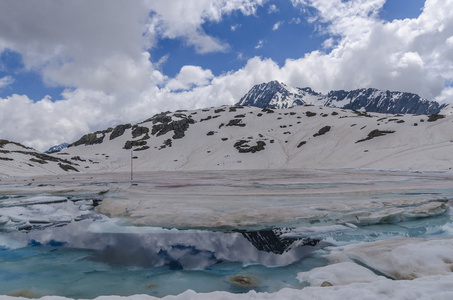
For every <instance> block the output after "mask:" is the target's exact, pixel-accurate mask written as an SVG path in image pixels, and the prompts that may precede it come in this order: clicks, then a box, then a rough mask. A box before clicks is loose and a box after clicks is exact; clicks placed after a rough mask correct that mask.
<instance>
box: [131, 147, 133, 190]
mask: <svg viewBox="0 0 453 300" xmlns="http://www.w3.org/2000/svg"><path fill="white" fill-rule="evenodd" d="M132 160H133V159H132V150H131V182H132V180H133V176H132V170H133V162H132Z"/></svg>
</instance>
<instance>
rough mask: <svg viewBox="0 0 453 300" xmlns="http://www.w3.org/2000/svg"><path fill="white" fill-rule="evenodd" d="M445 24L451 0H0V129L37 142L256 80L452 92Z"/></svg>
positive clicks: (440, 95) (451, 46) (322, 88)
mask: <svg viewBox="0 0 453 300" xmlns="http://www.w3.org/2000/svg"><path fill="white" fill-rule="evenodd" d="M57 2H58V5H56V3H57ZM452 20H453V0H445V1H437V0H426V1H422V0H387V1H386V0H347V1H344V0H332V1H324V0H279V1H277V0H230V1H223V0H172V1H168V0H153V1H148V0H137V1H133V2H124V1H121V0H99V1H96V2H93V1H89V0H78V1H76V0H68V1H64V2H60V1H57V0H40V1H33V0H24V1H3V2H0V119H1V121H2V124H7V125H5V126H3V127H2V128H0V138H9V139H13V140H16V141H18V142H22V143H25V144H27V145H31V146H33V147H36V148H39V149H44V148H46V147H47V146H51V145H53V144H58V143H61V142H65V141H66V142H71V141H73V140H75V139H76V138H78V137H79V136H80V135H81V134H83V133H86V132H87V131H94V130H99V129H104V128H106V127H108V126H112V125H114V124H117V123H121V122H139V121H141V120H143V119H145V118H148V117H149V116H151V115H152V114H154V113H157V112H160V111H164V110H177V109H193V108H201V107H206V106H217V105H224V104H233V103H235V102H237V101H238V100H239V99H240V97H241V96H242V95H243V94H244V93H246V92H247V91H248V90H249V89H250V88H251V87H252V86H253V85H254V84H258V83H261V82H264V81H270V80H280V81H283V82H285V83H286V84H288V85H290V86H298V87H305V86H310V87H312V88H313V89H315V90H316V91H319V92H327V91H329V90H335V89H346V90H348V89H355V88H362V87H375V88H379V89H389V90H399V91H407V92H414V93H418V94H420V95H421V96H422V97H425V98H427V99H430V100H438V101H447V102H453V101H452V100H451V99H452V97H453V88H452V86H451V83H452V82H453V71H452V67H453V54H452V53H453V25H452V24H453V21H452ZM23 120H27V121H26V122H24V121H23Z"/></svg>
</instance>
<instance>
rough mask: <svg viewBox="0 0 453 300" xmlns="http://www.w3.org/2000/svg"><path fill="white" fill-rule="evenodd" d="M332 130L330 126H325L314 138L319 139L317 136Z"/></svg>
mask: <svg viewBox="0 0 453 300" xmlns="http://www.w3.org/2000/svg"><path fill="white" fill-rule="evenodd" d="M330 128H331V127H330V126H324V127H323V128H321V129H319V131H318V132H317V133H315V134H314V135H313V136H314V137H317V136H320V135H323V134H326V133H327V132H329V131H330Z"/></svg>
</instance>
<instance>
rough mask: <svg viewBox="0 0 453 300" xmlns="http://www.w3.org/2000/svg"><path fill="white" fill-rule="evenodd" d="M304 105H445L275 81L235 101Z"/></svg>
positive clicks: (435, 109)
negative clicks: (292, 85)
mask: <svg viewBox="0 0 453 300" xmlns="http://www.w3.org/2000/svg"><path fill="white" fill-rule="evenodd" d="M304 104H313V105H320V106H330V107H339V108H346V109H352V110H366V111H368V112H379V113H402V114H425V115H428V114H437V113H439V112H440V111H441V110H442V109H443V108H444V107H445V106H446V105H445V104H444V105H441V104H439V103H438V102H435V101H429V100H426V99H423V98H421V97H420V96H419V95H417V94H413V93H407V92H398V91H393V92H392V91H383V90H378V89H375V88H362V89H356V90H352V91H345V90H336V91H330V92H328V93H327V94H322V93H318V92H315V91H314V90H313V89H311V88H310V87H305V88H291V87H288V86H287V85H285V84H284V83H281V82H278V81H271V82H268V83H262V84H258V85H255V86H254V87H252V89H251V90H250V91H249V92H248V93H247V94H245V95H244V97H242V98H241V100H240V101H239V102H238V103H237V105H249V106H257V107H260V108H288V107H293V106H298V105H304Z"/></svg>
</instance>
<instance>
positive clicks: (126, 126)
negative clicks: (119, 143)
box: [110, 124, 132, 140]
mask: <svg viewBox="0 0 453 300" xmlns="http://www.w3.org/2000/svg"><path fill="white" fill-rule="evenodd" d="M131 127H132V125H131V124H122V125H117V126H116V127H115V128H114V129H113V131H112V133H111V134H110V140H113V139H115V138H117V137H119V136H122V135H123V134H124V132H125V131H126V129H129V128H131Z"/></svg>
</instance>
